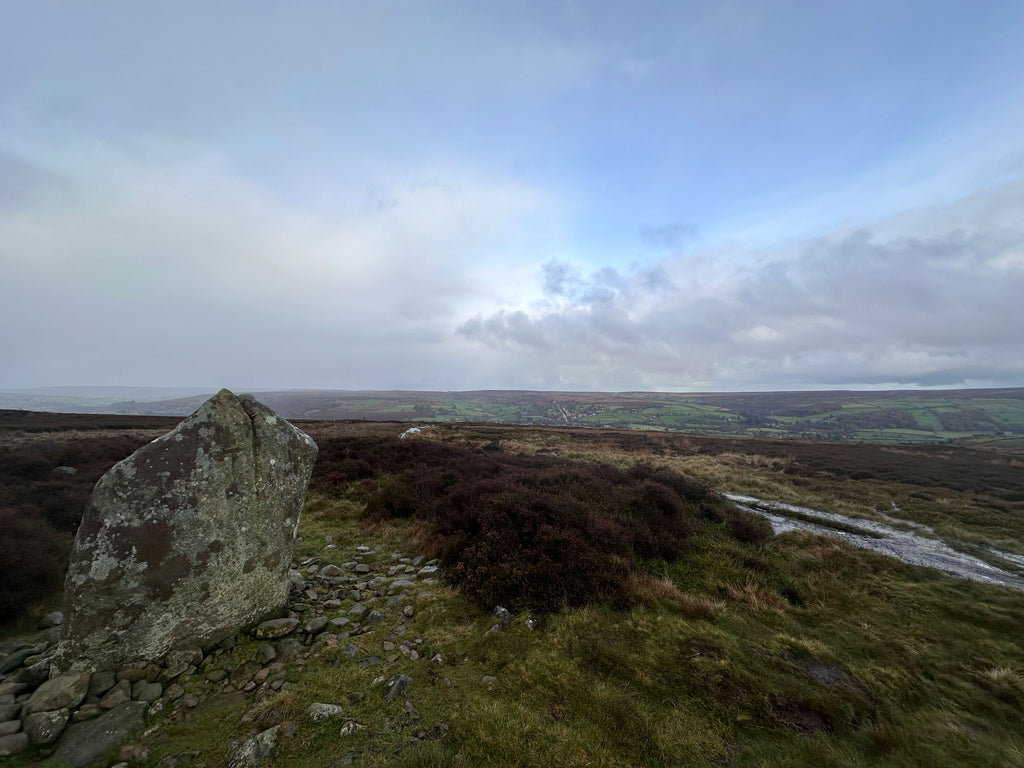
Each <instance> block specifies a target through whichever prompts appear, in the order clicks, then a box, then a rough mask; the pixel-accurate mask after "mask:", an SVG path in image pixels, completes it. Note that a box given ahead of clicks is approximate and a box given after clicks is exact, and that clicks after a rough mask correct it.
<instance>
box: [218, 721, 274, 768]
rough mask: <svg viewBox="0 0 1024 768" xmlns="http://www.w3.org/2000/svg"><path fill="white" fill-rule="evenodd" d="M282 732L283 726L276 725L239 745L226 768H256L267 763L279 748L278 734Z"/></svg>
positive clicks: (232, 752)
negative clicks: (275, 748) (277, 747)
mask: <svg viewBox="0 0 1024 768" xmlns="http://www.w3.org/2000/svg"><path fill="white" fill-rule="evenodd" d="M280 730H281V726H279V725H275V726H274V727H273V728H268V729H267V730H265V731H262V732H260V733H258V734H256V735H255V736H253V737H252V738H251V739H249V740H248V741H245V742H243V743H242V744H240V745H238V746H237V747H236V748H235V749H233V750H232V751H231V754H229V755H228V759H227V761H226V762H225V768H256V766H258V765H260V764H262V763H263V762H265V761H266V759H267V758H268V757H270V755H271V753H272V752H273V751H274V747H276V746H277V734H278V731H280Z"/></svg>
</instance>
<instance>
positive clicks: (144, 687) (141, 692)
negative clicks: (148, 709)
mask: <svg viewBox="0 0 1024 768" xmlns="http://www.w3.org/2000/svg"><path fill="white" fill-rule="evenodd" d="M163 692H164V687H163V686H162V685H160V683H147V682H145V681H144V680H140V681H139V682H137V683H136V684H135V685H133V686H132V698H133V699H135V700H136V701H144V702H146V703H147V704H152V703H153V702H154V701H156V700H157V699H159V698H160V695H161V694H162V693H163Z"/></svg>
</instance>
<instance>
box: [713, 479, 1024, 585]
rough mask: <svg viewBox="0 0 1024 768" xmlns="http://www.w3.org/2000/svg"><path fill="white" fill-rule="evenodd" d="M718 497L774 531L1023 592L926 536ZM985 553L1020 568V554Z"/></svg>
mask: <svg viewBox="0 0 1024 768" xmlns="http://www.w3.org/2000/svg"><path fill="white" fill-rule="evenodd" d="M723 495H724V496H725V497H726V498H727V499H729V500H730V501H732V502H733V503H735V504H736V506H738V507H739V508H740V509H745V510H747V511H748V512H755V513H757V514H759V515H763V516H764V517H766V518H768V520H769V521H770V522H771V524H772V528H773V529H774V530H775V533H783V532H785V531H793V530H799V531H811V532H812V533H818V534H821V535H823V536H834V537H836V538H839V539H842V540H843V541H846V542H848V543H849V544H852V545H853V546H855V547H861V548H863V549H872V550H874V551H876V552H881V553H883V554H886V555H889V556H890V557H895V558H896V559H897V560H901V561H903V562H904V563H909V564H911V565H924V566H927V567H928V568H935V569H937V570H940V571H942V572H944V573H948V574H951V575H953V576H959V577H960V578H962V579H971V580H973V581H980V582H984V583H985V584H1001V585H1003V586H1004V587H1010V588H1011V589H1016V590H1020V591H1022V592H1024V577H1021V576H1017V575H1015V574H1012V573H1008V572H1006V571H1004V570H1002V569H1000V568H997V567H996V566H994V565H991V564H989V563H986V562H985V561H984V560H980V559H978V558H977V557H973V556H971V555H968V554H965V553H963V552H957V551H956V550H955V549H952V548H951V547H949V546H948V545H946V544H945V543H944V542H942V541H940V540H939V539H932V538H928V537H926V536H921V535H918V534H916V533H913V532H911V531H903V530H899V529H898V528H893V527H891V526H888V525H885V524H883V523H877V522H875V521H873V520H862V519H860V518H856V517H847V516H846V515H840V514H837V513H835V512H823V511H822V510H820V509H811V508H809V507H799V506H796V505H795V504H785V503H783V502H781V501H766V500H764V499H757V498H754V497H753V496H742V495H740V494H737V493H726V494H723ZM787 512H789V513H792V514H796V515H799V516H801V517H810V518H818V519H820V520H822V521H823V523H824V524H823V525H816V524H814V523H811V522H806V521H805V520H798V519H795V518H793V517H788V516H787V515H786V513H787ZM829 523H835V524H840V525H844V526H852V527H854V528H858V529H860V530H862V531H865V533H863V534H861V533H853V532H849V531H840V530H836V529H834V528H829V527H828V524H829ZM911 525H913V524H911ZM989 552H991V553H992V554H993V555H994V556H996V557H999V558H1002V559H1003V560H1005V561H1007V562H1009V563H1013V564H1014V565H1024V557H1021V556H1020V555H1016V554H1012V553H1009V552H1003V551H1001V550H998V549H992V548H990V549H989Z"/></svg>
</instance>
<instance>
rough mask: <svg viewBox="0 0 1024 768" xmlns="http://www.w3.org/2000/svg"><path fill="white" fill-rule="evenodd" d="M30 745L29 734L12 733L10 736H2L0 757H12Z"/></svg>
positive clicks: (0, 739)
mask: <svg viewBox="0 0 1024 768" xmlns="http://www.w3.org/2000/svg"><path fill="white" fill-rule="evenodd" d="M27 747H28V734H27V733H24V732H21V733H12V734H11V735H10V736H0V757H10V756H11V755H16V754H18V753H19V752H22V751H24V750H25V749H26V748H27Z"/></svg>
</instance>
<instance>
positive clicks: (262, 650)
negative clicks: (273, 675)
mask: <svg viewBox="0 0 1024 768" xmlns="http://www.w3.org/2000/svg"><path fill="white" fill-rule="evenodd" d="M276 658H277V651H275V650H274V646H272V645H271V644H270V643H264V644H263V645H261V646H260V647H259V648H257V649H256V661H258V662H259V663H260V664H269V663H270V662H272V661H273V660H274V659H276Z"/></svg>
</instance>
